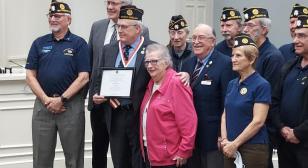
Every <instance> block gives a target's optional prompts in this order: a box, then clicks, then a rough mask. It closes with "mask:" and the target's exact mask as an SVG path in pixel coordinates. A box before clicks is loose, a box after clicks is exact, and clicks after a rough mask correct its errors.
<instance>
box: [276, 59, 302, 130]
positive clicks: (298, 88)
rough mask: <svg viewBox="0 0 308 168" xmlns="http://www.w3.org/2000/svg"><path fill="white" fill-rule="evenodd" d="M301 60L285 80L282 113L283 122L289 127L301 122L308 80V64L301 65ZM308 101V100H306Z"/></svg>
mask: <svg viewBox="0 0 308 168" xmlns="http://www.w3.org/2000/svg"><path fill="white" fill-rule="evenodd" d="M301 60H302V59H299V61H298V62H297V64H296V65H295V66H294V67H293V68H292V69H291V71H290V72H289V73H288V74H287V75H286V78H285V80H284V82H283V92H282V98H281V108H280V115H281V120H282V122H283V123H284V124H285V125H287V126H289V127H296V126H298V125H299V124H300V123H301V116H302V115H301V113H302V111H303V104H302V103H300V102H302V101H303V99H304V91H305V83H307V82H308V65H307V66H306V67H304V68H302V67H301ZM306 103H308V102H306Z"/></svg>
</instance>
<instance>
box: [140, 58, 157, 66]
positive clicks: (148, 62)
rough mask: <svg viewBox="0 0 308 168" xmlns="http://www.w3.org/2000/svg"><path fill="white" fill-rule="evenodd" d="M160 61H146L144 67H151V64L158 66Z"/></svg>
mask: <svg viewBox="0 0 308 168" xmlns="http://www.w3.org/2000/svg"><path fill="white" fill-rule="evenodd" d="M158 61H159V60H158V59H156V60H145V61H144V65H145V66H146V67H147V66H149V64H151V65H157V63H158Z"/></svg>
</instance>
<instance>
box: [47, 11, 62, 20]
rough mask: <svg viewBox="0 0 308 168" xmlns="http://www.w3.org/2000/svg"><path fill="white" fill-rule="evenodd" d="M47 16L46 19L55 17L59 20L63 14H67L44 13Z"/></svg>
mask: <svg viewBox="0 0 308 168" xmlns="http://www.w3.org/2000/svg"><path fill="white" fill-rule="evenodd" d="M46 16H47V18H48V19H51V18H52V17H53V18H54V19H55V20H60V19H61V18H62V17H63V16H67V15H66V14H56V13H54V14H46Z"/></svg>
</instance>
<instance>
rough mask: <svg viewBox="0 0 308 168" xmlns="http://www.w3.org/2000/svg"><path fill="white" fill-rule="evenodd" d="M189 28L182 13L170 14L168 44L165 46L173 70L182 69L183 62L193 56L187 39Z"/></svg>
mask: <svg viewBox="0 0 308 168" xmlns="http://www.w3.org/2000/svg"><path fill="white" fill-rule="evenodd" d="M188 35H189V29H188V25H187V22H186V21H185V19H184V18H183V16H182V15H177V16H172V17H171V20H170V23H169V37H170V44H169V45H168V46H167V47H168V49H169V53H170V55H171V57H172V62H173V68H174V70H175V71H177V72H180V71H182V66H183V62H184V61H186V60H187V59H188V58H190V57H192V56H193V52H192V48H191V43H190V42H188V41H187V38H188Z"/></svg>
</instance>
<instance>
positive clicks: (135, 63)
mask: <svg viewBox="0 0 308 168" xmlns="http://www.w3.org/2000/svg"><path fill="white" fill-rule="evenodd" d="M106 8H107V16H108V18H106V19H102V20H99V21H97V22H94V23H93V25H92V28H91V32H90V38H89V41H88V43H87V42H86V41H85V40H84V39H82V38H81V37H79V36H77V35H75V34H73V33H71V32H70V30H69V25H70V23H71V9H70V7H69V5H67V4H66V3H63V2H58V1H56V0H52V2H51V5H50V9H49V14H48V22H49V27H50V30H51V33H50V34H47V35H45V36H42V37H39V38H37V39H36V40H35V41H34V42H33V44H32V46H31V49H30V51H29V55H28V58H27V63H26V69H27V72H26V75H27V78H26V81H27V83H28V85H29V86H30V88H31V89H32V91H33V93H34V94H35V95H36V97H37V98H36V100H35V104H34V109H33V117H32V137H33V167H34V168H51V167H53V161H54V157H55V146H56V139H57V134H59V137H60V140H61V144H62V147H63V151H64V156H65V164H66V167H71V168H83V167H84V136H85V135H84V131H85V99H86V96H87V93H88V98H89V99H88V110H89V111H90V117H91V128H92V133H93V134H92V167H93V168H106V167H107V152H108V148H109V144H110V150H111V156H112V162H113V166H114V167H115V168H163V167H164V168H175V167H183V168H220V167H226V168H229V167H230V168H231V167H242V166H245V167H248V168H254V167H255V168H267V167H273V165H272V151H273V148H276V149H277V150H278V158H279V167H282V168H289V167H298V168H304V167H308V165H307V163H308V162H305V157H306V156H308V136H307V135H308V109H307V108H308V103H307V102H308V100H307V99H308V86H307V85H308V84H307V83H308V8H307V7H305V6H302V5H299V4H295V5H294V6H293V8H292V12H291V15H290V32H291V37H292V38H293V42H292V43H290V44H287V45H284V46H282V47H281V48H279V49H277V48H276V47H275V46H274V45H273V44H272V43H271V42H270V40H269V38H268V37H267V35H268V33H269V31H270V26H271V20H270V18H269V14H268V11H267V10H266V9H265V8H255V7H253V8H247V9H246V8H245V9H244V11H243V15H241V13H240V12H239V11H238V10H237V9H235V8H232V7H226V8H224V9H223V11H222V15H221V19H220V31H221V34H222V35H223V36H224V38H225V39H224V40H223V41H221V42H220V43H218V44H217V45H216V33H215V30H214V29H213V28H212V27H211V26H209V25H206V24H199V25H198V26H196V28H194V29H193V32H192V35H191V41H190V40H187V39H188V37H189V33H190V32H189V28H188V24H187V22H186V20H185V19H184V18H183V16H181V15H175V16H172V17H171V20H170V23H169V36H170V42H169V44H168V45H167V46H165V45H162V44H158V43H156V42H154V41H151V40H150V36H149V30H148V28H147V27H146V26H144V25H143V24H142V16H143V13H144V11H143V10H142V9H140V8H138V7H136V6H134V5H132V2H131V1H129V0H106ZM242 16H243V17H242ZM242 18H244V21H243V22H242ZM102 68H113V69H126V68H130V69H133V78H132V81H131V85H132V86H131V89H130V92H131V94H130V95H131V96H130V97H116V96H111V97H109V96H105V95H101V94H100V90H101V88H102V87H104V85H102V75H103V74H102V73H103V71H102ZM123 85H124V84H123ZM239 157H240V158H241V160H242V164H241V165H239V164H238V163H235V161H236V160H235V159H237V160H238V158H239Z"/></svg>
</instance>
